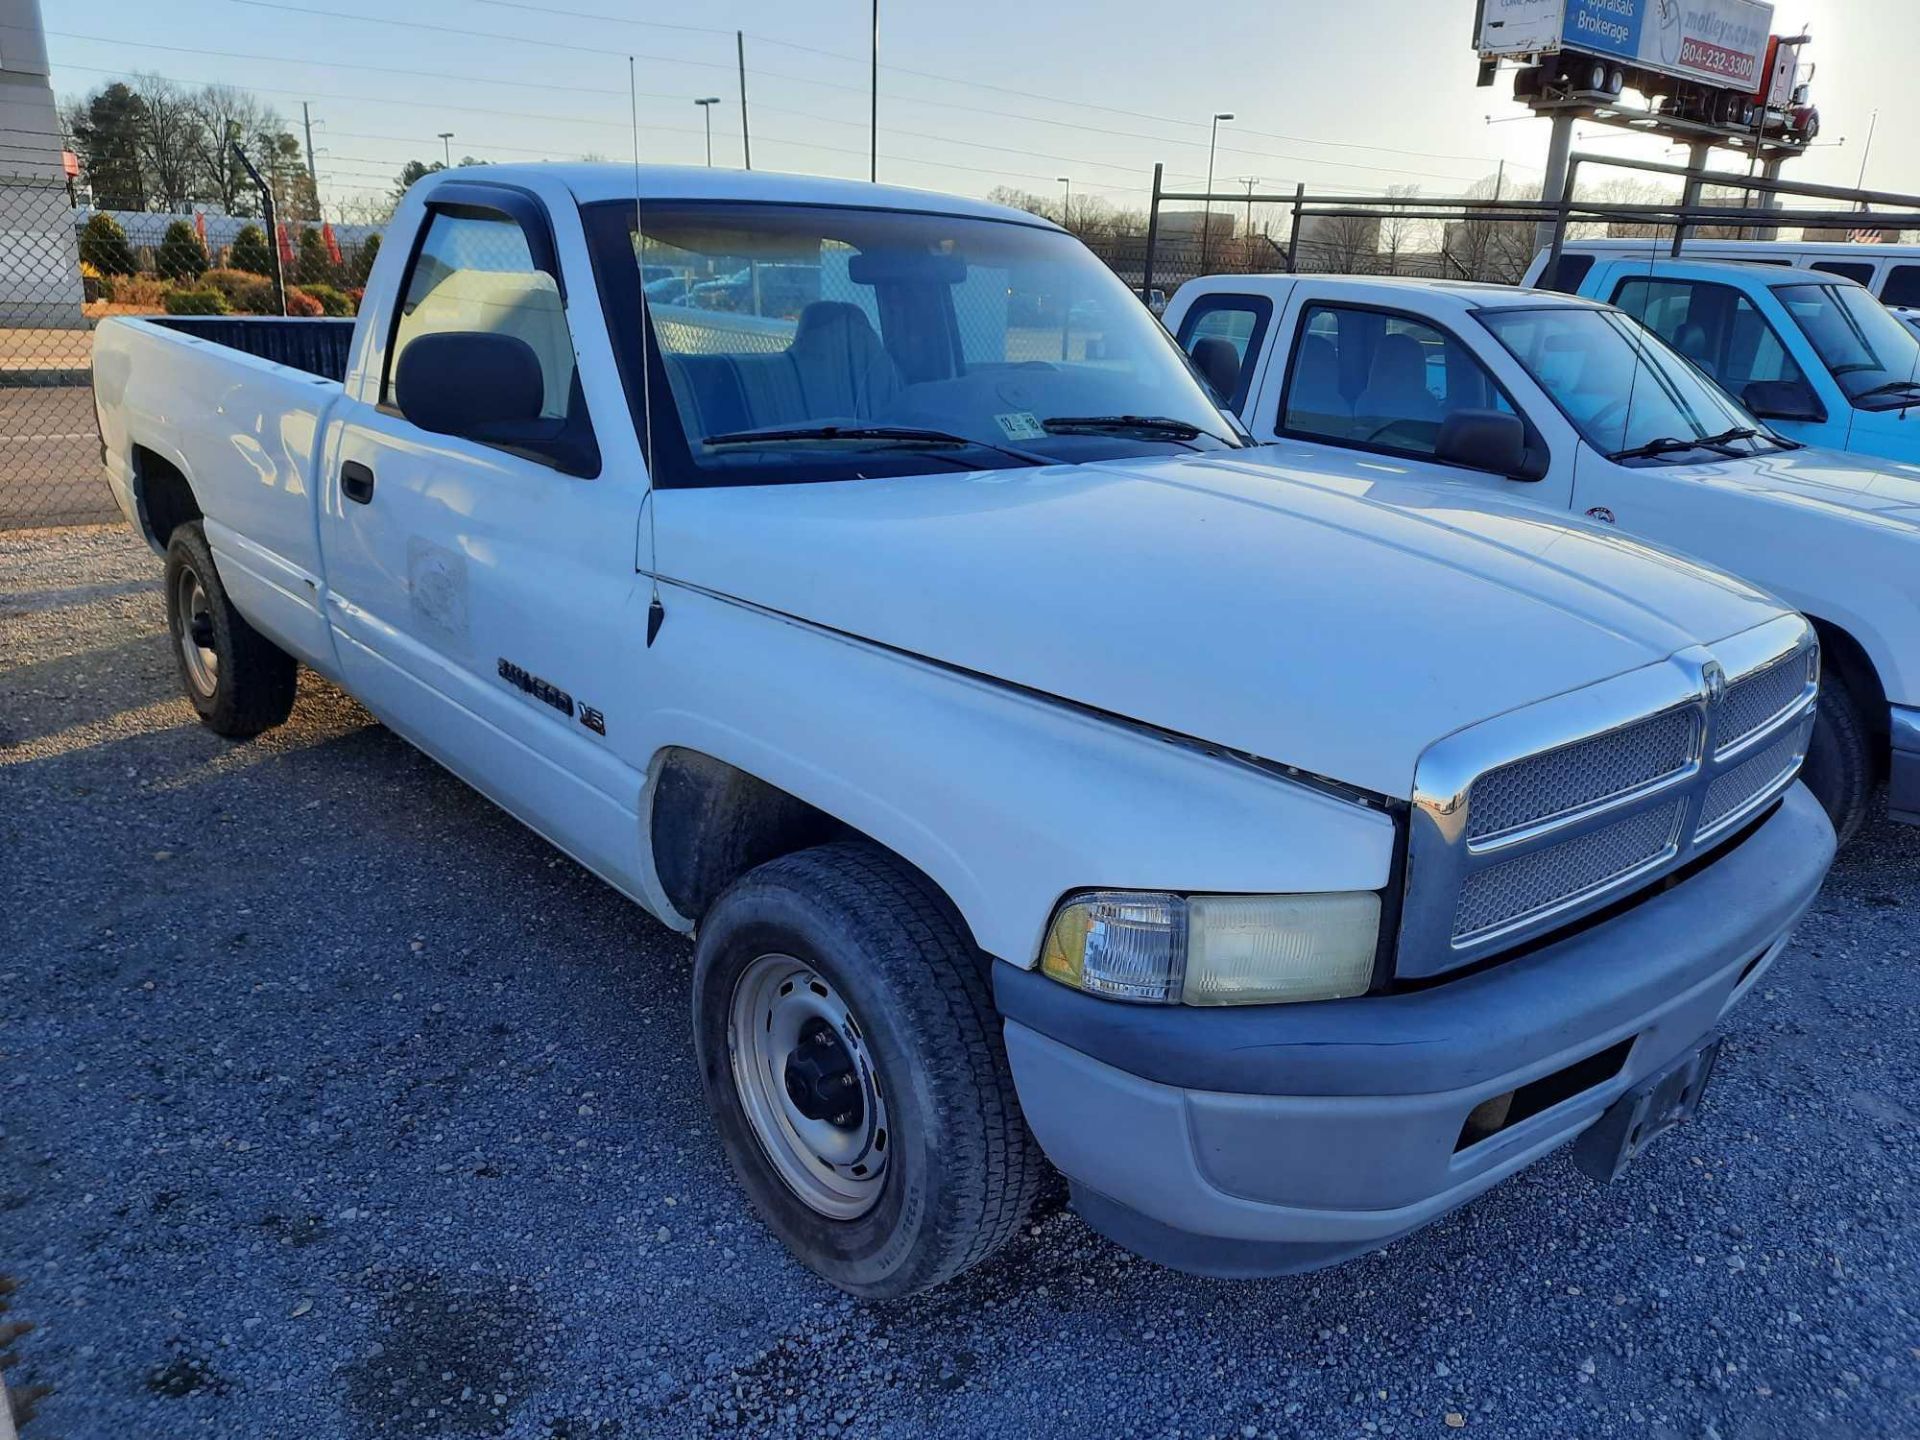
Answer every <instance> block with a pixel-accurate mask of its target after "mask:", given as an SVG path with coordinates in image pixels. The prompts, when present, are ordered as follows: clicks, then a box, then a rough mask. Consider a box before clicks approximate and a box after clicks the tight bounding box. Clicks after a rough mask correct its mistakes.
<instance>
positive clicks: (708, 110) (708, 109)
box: [693, 95, 720, 170]
mask: <svg viewBox="0 0 1920 1440" xmlns="http://www.w3.org/2000/svg"><path fill="white" fill-rule="evenodd" d="M693 103H694V104H696V105H698V106H699V107H700V113H701V114H702V115H704V116H706V117H707V168H708V169H709V170H711V169H712V168H713V107H714V106H716V105H718V104H719V103H720V97H719V96H718V95H709V96H707V98H706V99H704V100H696V101H694V102H693Z"/></svg>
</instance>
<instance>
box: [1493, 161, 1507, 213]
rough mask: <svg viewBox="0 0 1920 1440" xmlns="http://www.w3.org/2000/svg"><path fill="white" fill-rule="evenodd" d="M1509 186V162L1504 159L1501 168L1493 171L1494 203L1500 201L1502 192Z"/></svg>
mask: <svg viewBox="0 0 1920 1440" xmlns="http://www.w3.org/2000/svg"><path fill="white" fill-rule="evenodd" d="M1506 188H1507V162H1506V161H1504V160H1502V161H1501V162H1500V168H1499V169H1498V170H1496V171H1494V173H1493V203H1494V204H1496V205H1498V204H1499V203H1500V192H1501V191H1503V190H1505V189H1506Z"/></svg>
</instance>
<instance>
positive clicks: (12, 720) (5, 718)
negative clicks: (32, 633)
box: [0, 635, 193, 749]
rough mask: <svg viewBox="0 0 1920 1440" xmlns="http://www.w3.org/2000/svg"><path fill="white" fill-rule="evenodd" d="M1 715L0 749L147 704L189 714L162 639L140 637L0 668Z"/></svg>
mask: <svg viewBox="0 0 1920 1440" xmlns="http://www.w3.org/2000/svg"><path fill="white" fill-rule="evenodd" d="M0 692H4V693H5V694H6V696H7V710H6V713H5V714H4V715H0V749H6V748H8V747H17V746H23V745H27V744H29V743H31V742H32V741H35V740H43V739H46V738H47V737H48V736H52V735H58V734H60V733H61V732H62V731H65V730H73V729H77V728H79V727H81V726H84V725H98V724H103V723H110V722H112V721H113V720H114V719H115V718H116V717H118V716H122V715H127V714H130V713H132V712H134V711H138V710H143V709H146V708H148V707H150V706H153V705H158V704H163V703H165V702H169V701H178V702H179V704H180V710H181V715H182V717H183V719H186V720H191V719H192V718H193V716H192V711H191V710H190V709H189V708H188V707H187V704H186V702H185V700H183V699H182V698H181V694H180V677H179V675H178V674H177V673H176V672H175V670H174V667H173V665H172V663H171V657H170V656H169V654H168V652H167V649H166V641H165V638H164V637H162V636H159V635H141V636H136V637H135V638H133V639H131V640H123V641H121V642H120V643H119V644H117V645H103V646H100V647H99V648H98V649H94V650H86V651H82V652H81V653H80V654H78V655H63V656H61V657H60V658H59V659H57V660H42V661H38V662H35V663H33V664H28V665H14V666H10V667H7V668H4V669H0Z"/></svg>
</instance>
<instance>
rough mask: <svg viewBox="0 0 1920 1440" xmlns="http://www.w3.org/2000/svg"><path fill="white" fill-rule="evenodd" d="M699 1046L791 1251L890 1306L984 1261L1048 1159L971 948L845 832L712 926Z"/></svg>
mask: <svg viewBox="0 0 1920 1440" xmlns="http://www.w3.org/2000/svg"><path fill="white" fill-rule="evenodd" d="M693 1022H694V1040H695V1049H696V1053H697V1055H698V1059H699V1065H700V1075H701V1081H702V1084H703V1086H704V1088H705V1091H706V1098H707V1103H708V1105H709V1106H710V1107H711V1109H712V1110H713V1113H714V1116H715V1119H716V1121H717V1123H718V1126H719V1130H720V1138H721V1141H722V1143H723V1144H724V1146H725V1148H726V1152H727V1158H728V1160H729V1161H730V1162H731V1164H732V1166H733V1170H734V1174H735V1175H736V1176H737V1177H738V1179H739V1181H740V1184H741V1186H742V1188H744V1189H745V1190H746V1192H747V1196H748V1198H749V1199H750V1200H751V1201H752V1202H753V1206H754V1208H755V1210H757V1211H758V1212H759V1214H760V1216H761V1218H762V1219H763V1220H764V1221H765V1222H766V1223H767V1225H768V1227H769V1228H770V1229H772V1231H773V1232H774V1234H776V1235H778V1236H779V1237H780V1239H781V1240H782V1241H783V1242H784V1243H785V1244H786V1246H787V1248H788V1249H790V1250H791V1251H793V1253H794V1254H795V1255H796V1256H798V1257H799V1259H800V1260H801V1261H802V1262H803V1263H805V1264H806V1265H807V1266H808V1267H809V1268H810V1269H812V1270H813V1271H815V1272H816V1273H817V1274H819V1275H820V1276H822V1277H823V1278H825V1279H826V1280H828V1281H830V1282H832V1283H833V1284H834V1285H837V1286H839V1287H840V1288H841V1289H842V1290H845V1291H847V1292H848V1293H850V1294H853V1295H857V1296H860V1297H862V1298H864V1299H871V1300H887V1299H894V1298H896V1297H899V1296H902V1295H909V1294H912V1293H914V1292H915V1291H919V1290H925V1289H927V1288H929V1287H931V1286H934V1285H938V1284H940V1283H941V1282H942V1281H945V1280H948V1279H951V1278H952V1277H953V1276H955V1275H957V1274H959V1273H960V1272H961V1271H963V1270H965V1269H967V1268H969V1267H970V1266H973V1265H976V1264H978V1263H979V1262H980V1261H982V1260H984V1259H986V1257H987V1256H989V1255H991V1254H992V1253H993V1252H994V1251H995V1250H996V1249H998V1248H999V1247H1000V1246H1001V1245H1002V1244H1004V1243H1005V1242H1006V1241H1007V1240H1008V1239H1010V1238H1011V1237H1012V1236H1013V1235H1014V1234H1015V1233H1016V1232H1017V1231H1018V1229H1019V1227H1020V1224H1021V1222H1022V1221H1023V1220H1024V1219H1025V1218H1026V1216H1027V1215H1028V1213H1029V1211H1030V1210H1031V1208H1032V1205H1033V1201H1034V1198H1035V1196H1036V1194H1037V1193H1038V1192H1039V1189H1040V1186H1041V1181H1042V1177H1043V1176H1044V1175H1045V1173H1046V1162H1045V1161H1044V1160H1043V1159H1042V1158H1041V1155H1040V1151H1039V1147H1038V1146H1037V1145H1036V1144H1035V1142H1034V1140H1033V1137H1032V1136H1031V1135H1030V1134H1029V1133H1028V1131H1027V1127H1026V1121H1025V1119H1024V1118H1023V1117H1022V1116H1021V1114H1020V1107H1019V1103H1018V1101H1017V1100H1016V1099H1015V1097H1014V1090H1013V1077H1012V1075H1011V1073H1010V1072H1009V1070H1008V1068H1007V1057H1006V1051H1005V1048H1004V1046H1003V1045H1002V1043H1001V1039H1000V1025H999V1018H998V1016H997V1014H996V1013H995V1011H994V1008H993V1003H992V1000H991V998H990V997H989V995H988V993H987V983H986V979H985V977H984V975H983V974H982V973H981V967H980V964H979V962H978V959H977V956H976V952H975V951H974V949H973V946H972V945H971V943H970V942H969V940H968V939H967V937H966V936H965V935H964V933H963V932H962V931H961V929H960V927H959V925H958V924H957V923H956V922H955V921H954V920H953V919H951V918H950V917H949V915H948V913H947V912H946V910H945V909H944V908H943V907H942V905H941V904H940V903H939V901H938V899H937V897H936V896H935V895H934V893H933V892H932V891H931V890H930V889H929V887H928V884H927V882H926V881H925V880H924V879H923V878H922V877H920V876H919V875H918V874H917V873H915V872H914V871H912V870H910V869H909V868H908V867H907V866H905V865H904V864H902V863H901V862H899V861H898V860H895V859H894V858H893V857H891V856H889V855H888V854H886V853H885V852H884V851H881V850H878V849H876V848H874V847H872V846H868V845H863V844H833V845H825V846H821V847H819V848H817V849H813V850H806V851H802V852H800V853H799V854H795V855H788V856H785V857H782V858H780V859H777V860H772V861H769V862H768V863H767V864H765V865H762V866H760V867H759V868H758V869H756V870H754V871H752V872H750V873H749V874H747V875H746V876H744V877H742V878H741V879H740V880H739V881H737V882H735V884H734V885H733V886H732V887H731V888H730V889H728V890H727V891H726V893H725V894H723V895H722V896H721V897H720V899H719V900H718V901H716V902H715V904H714V906H713V909H712V910H711V911H710V912H709V913H708V914H707V916H706V917H705V918H704V919H703V920H702V922H701V926H700V941H699V946H698V948H697V950H696V952H695V957H694V995H693Z"/></svg>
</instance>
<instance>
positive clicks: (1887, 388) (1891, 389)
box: [1853, 380, 1920, 400]
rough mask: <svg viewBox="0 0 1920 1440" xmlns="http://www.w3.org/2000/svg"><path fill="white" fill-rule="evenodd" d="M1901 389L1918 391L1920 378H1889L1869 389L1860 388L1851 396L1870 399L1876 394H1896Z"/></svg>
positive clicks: (1858, 398)
mask: <svg viewBox="0 0 1920 1440" xmlns="http://www.w3.org/2000/svg"><path fill="white" fill-rule="evenodd" d="M1902 391H1920V380H1889V381H1887V383H1886V384H1884V385H1876V386H1874V387H1873V388H1872V389H1871V390H1862V391H1861V392H1860V393H1859V394H1858V395H1856V396H1854V397H1853V398H1854V399H1856V400H1871V399H1872V398H1873V397H1874V396H1876V395H1897V394H1899V393H1901V392H1902Z"/></svg>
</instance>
